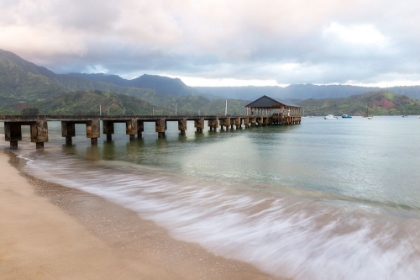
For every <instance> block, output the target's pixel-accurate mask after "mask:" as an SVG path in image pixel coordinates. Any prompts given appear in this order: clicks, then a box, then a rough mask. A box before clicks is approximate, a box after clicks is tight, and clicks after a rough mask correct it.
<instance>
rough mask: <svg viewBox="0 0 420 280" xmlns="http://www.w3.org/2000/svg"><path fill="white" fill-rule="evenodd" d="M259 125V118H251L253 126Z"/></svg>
mask: <svg viewBox="0 0 420 280" xmlns="http://www.w3.org/2000/svg"><path fill="white" fill-rule="evenodd" d="M256 125H257V118H251V126H253V127H254V126H256Z"/></svg>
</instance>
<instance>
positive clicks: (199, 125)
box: [194, 118, 204, 132]
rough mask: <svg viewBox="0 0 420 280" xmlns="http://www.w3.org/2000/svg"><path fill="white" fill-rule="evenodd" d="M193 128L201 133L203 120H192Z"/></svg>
mask: <svg viewBox="0 0 420 280" xmlns="http://www.w3.org/2000/svg"><path fill="white" fill-rule="evenodd" d="M194 127H195V128H196V131H197V132H203V129H204V118H199V119H196V120H194Z"/></svg>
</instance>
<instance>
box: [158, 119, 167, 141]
mask: <svg viewBox="0 0 420 280" xmlns="http://www.w3.org/2000/svg"><path fill="white" fill-rule="evenodd" d="M165 131H166V119H158V120H156V132H157V133H158V138H164V137H165Z"/></svg>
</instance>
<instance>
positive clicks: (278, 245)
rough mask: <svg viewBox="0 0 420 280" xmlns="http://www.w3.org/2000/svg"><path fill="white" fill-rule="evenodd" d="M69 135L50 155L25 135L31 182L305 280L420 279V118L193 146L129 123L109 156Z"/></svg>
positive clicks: (290, 129)
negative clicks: (95, 198) (74, 192)
mask: <svg viewBox="0 0 420 280" xmlns="http://www.w3.org/2000/svg"><path fill="white" fill-rule="evenodd" d="M1 129H3V128H1ZM60 129H61V128H60V123H59V122H55V123H54V122H51V123H49V130H50V141H49V142H48V143H46V144H45V150H44V151H36V150H35V145H34V144H33V143H29V134H28V133H29V131H25V130H24V132H25V135H24V138H25V139H24V141H22V142H21V143H19V147H20V148H19V150H18V151H17V153H18V154H19V155H20V156H21V157H24V158H27V159H28V164H27V166H26V167H25V172H28V173H30V174H32V175H35V176H39V177H41V178H44V179H47V180H50V181H52V182H56V183H60V184H62V185H65V186H68V187H73V188H77V189H81V190H84V191H87V192H90V193H93V194H96V195H99V196H102V197H105V198H107V199H109V200H111V201H113V202H115V203H118V204H121V205H123V206H124V207H127V208H130V209H132V210H134V211H137V213H139V215H140V216H141V217H143V218H146V219H150V220H153V221H155V222H156V223H157V224H159V225H161V226H163V227H165V228H167V229H168V231H169V232H170V233H171V234H172V236H173V237H175V238H178V239H182V240H186V241H192V242H197V243H199V244H201V245H202V246H203V247H204V248H206V249H208V250H209V251H211V252H213V253H215V254H217V255H222V256H226V257H229V258H235V259H239V260H242V261H245V262H249V263H252V264H254V265H256V266H258V267H259V268H260V269H261V270H263V271H266V272H268V273H271V274H273V275H280V276H287V277H293V278H296V279H326V278H327V279H420V247H419V246H420V243H419V241H420V239H419V234H418V232H419V229H420V219H419V218H420V184H419V182H420V172H419V168H420V146H419V144H418V143H419V141H418V140H419V136H420V119H418V118H417V117H416V116H410V117H409V118H401V117H374V118H373V119H372V120H367V119H364V118H361V117H354V118H352V119H339V120H324V119H323V118H320V117H319V118H306V119H303V120H302V124H301V125H295V126H272V127H263V128H251V129H242V130H237V131H218V132H207V130H208V129H205V131H206V132H204V133H203V134H197V133H195V132H194V127H193V123H189V124H188V130H187V134H186V135H185V136H180V135H179V133H178V131H177V124H176V123H168V131H167V133H166V134H167V136H166V138H165V139H157V135H156V133H155V132H154V126H153V125H152V124H146V127H145V132H144V133H143V138H142V139H136V140H135V141H131V142H130V141H129V139H128V136H126V135H125V126H124V125H118V124H117V125H116V127H115V129H116V134H115V135H114V137H113V142H111V143H107V142H106V141H105V138H104V137H102V138H101V139H99V141H98V146H90V141H89V139H86V138H85V128H84V126H83V125H77V126H76V129H77V131H76V134H77V136H76V137H75V138H74V139H73V145H72V146H65V145H64V139H63V138H62V137H61V131H60ZM0 133H3V131H1V130H0ZM3 139H4V138H3ZM0 146H1V147H2V148H3V149H7V147H8V143H6V142H4V141H1V142H0ZM105 178H106V179H105Z"/></svg>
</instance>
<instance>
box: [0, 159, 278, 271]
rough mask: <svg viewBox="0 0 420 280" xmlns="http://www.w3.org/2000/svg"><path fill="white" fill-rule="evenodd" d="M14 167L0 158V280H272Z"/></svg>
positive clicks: (15, 162)
mask: <svg viewBox="0 0 420 280" xmlns="http://www.w3.org/2000/svg"><path fill="white" fill-rule="evenodd" d="M19 161H20V160H19V159H18V158H16V157H15V156H14V155H12V154H11V155H7V154H5V153H3V152H2V151H0V170H1V180H0V279H278V278H275V277H273V276H270V275H267V274H265V273H263V272H261V271H259V270H258V269H257V268H255V267H254V266H252V265H249V264H246V263H242V262H239V261H235V260H229V259H225V258H223V257H220V256H215V255H213V254H211V253H209V252H207V251H206V250H204V249H203V248H202V247H200V246H199V245H197V244H193V243H188V242H182V241H178V240H175V239H173V238H171V237H170V236H169V235H168V233H167V232H166V231H165V230H164V229H162V228H160V227H158V226H156V225H155V224H154V223H153V222H151V221H147V220H142V219H141V218H140V217H139V216H138V215H137V214H136V213H134V212H132V211H130V210H127V209H125V208H123V207H120V206H118V205H116V204H113V203H110V202H108V201H106V200H104V199H102V198H100V197H97V196H93V195H91V194H87V193H84V192H82V191H78V190H74V189H69V188H65V187H63V186H60V185H55V184H51V183H47V182H45V181H42V180H38V179H35V178H31V177H28V176H22V174H21V173H19V171H18V169H16V168H15V167H13V166H12V165H14V166H19ZM11 164H12V165H11Z"/></svg>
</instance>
